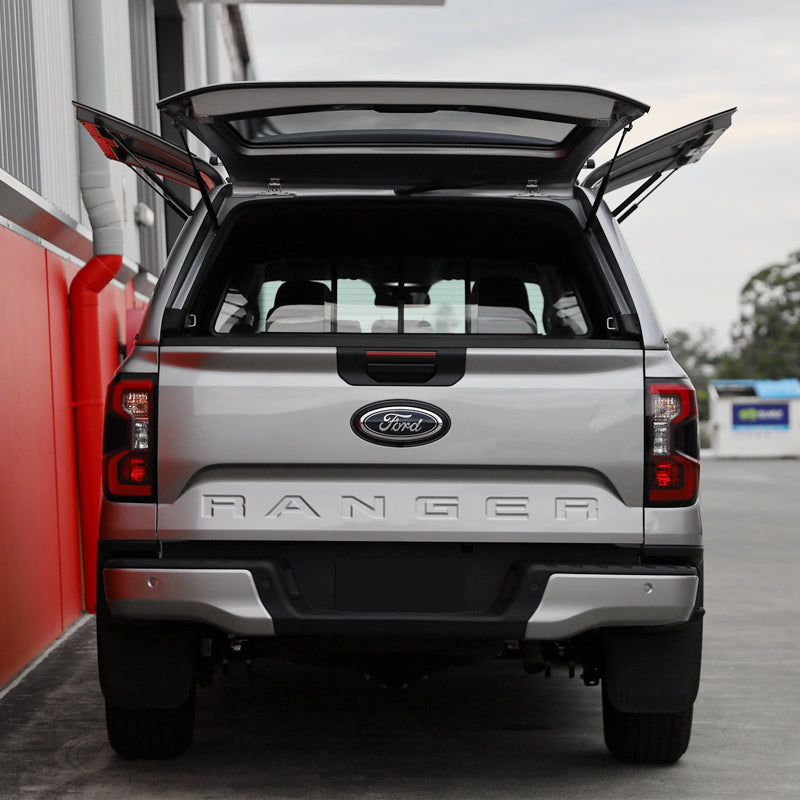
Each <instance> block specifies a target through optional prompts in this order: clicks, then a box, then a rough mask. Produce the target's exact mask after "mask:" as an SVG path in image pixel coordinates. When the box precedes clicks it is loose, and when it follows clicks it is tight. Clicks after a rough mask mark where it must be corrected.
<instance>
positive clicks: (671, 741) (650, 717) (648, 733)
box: [603, 686, 692, 764]
mask: <svg viewBox="0 0 800 800" xmlns="http://www.w3.org/2000/svg"><path fill="white" fill-rule="evenodd" d="M603 733H604V735H605V740H606V747H607V748H608V749H609V751H610V752H611V753H612V755H614V756H616V757H617V758H618V759H620V761H629V762H632V763H636V764H674V763H675V762H676V761H677V760H678V759H679V758H680V757H681V756H682V755H683V754H684V753H685V752H686V748H687V747H688V746H689V737H690V736H691V734H692V708H689V710H688V711H681V712H678V713H676V714H646V713H642V714H639V713H628V712H625V711H620V710H619V709H618V708H615V707H614V706H613V705H612V704H611V701H610V700H609V699H608V696H607V694H606V690H605V686H604V687H603Z"/></svg>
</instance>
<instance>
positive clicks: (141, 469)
mask: <svg viewBox="0 0 800 800" xmlns="http://www.w3.org/2000/svg"><path fill="white" fill-rule="evenodd" d="M122 479H123V480H125V481H130V482H131V483H147V482H148V481H149V479H150V469H149V464H148V463H147V459H146V458H142V457H141V456H132V457H130V458H127V459H125V461H123V462H122Z"/></svg>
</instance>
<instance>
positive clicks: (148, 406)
mask: <svg viewBox="0 0 800 800" xmlns="http://www.w3.org/2000/svg"><path fill="white" fill-rule="evenodd" d="M154 387H155V380H154V377H153V376H149V375H148V376H136V377H133V376H127V375H119V376H117V377H116V378H115V379H114V381H113V382H112V383H111V386H109V388H108V398H107V400H106V418H105V430H104V433H103V484H104V489H105V493H106V496H107V497H108V498H109V499H111V500H127V501H133V502H137V501H138V502H150V501H153V500H155V486H156V474H155V473H156V442H155V437H156V424H155V411H156V402H155V401H156V398H155V388H154Z"/></svg>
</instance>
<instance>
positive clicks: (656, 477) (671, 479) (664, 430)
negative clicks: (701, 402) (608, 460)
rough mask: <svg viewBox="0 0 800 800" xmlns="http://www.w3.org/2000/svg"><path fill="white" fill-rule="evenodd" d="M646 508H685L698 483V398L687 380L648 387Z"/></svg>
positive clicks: (690, 502)
mask: <svg viewBox="0 0 800 800" xmlns="http://www.w3.org/2000/svg"><path fill="white" fill-rule="evenodd" d="M647 398H648V400H647V434H648V452H647V476H646V487H645V488H646V492H647V501H646V504H647V505H648V506H688V505H691V504H692V503H694V502H695V500H696V499H697V491H698V487H699V484H700V462H699V461H698V458H699V456H700V442H699V426H698V417H697V398H696V396H695V392H694V388H693V387H692V385H691V384H690V383H689V382H688V381H670V382H663V381H648V384H647Z"/></svg>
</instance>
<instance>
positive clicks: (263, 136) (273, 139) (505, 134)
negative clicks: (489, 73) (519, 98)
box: [228, 108, 575, 147]
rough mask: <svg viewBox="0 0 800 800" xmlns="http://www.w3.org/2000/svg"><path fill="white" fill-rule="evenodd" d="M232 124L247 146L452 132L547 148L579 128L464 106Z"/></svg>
mask: <svg viewBox="0 0 800 800" xmlns="http://www.w3.org/2000/svg"><path fill="white" fill-rule="evenodd" d="M228 124H229V125H230V126H231V127H232V128H233V129H234V130H235V131H236V133H237V134H238V135H239V136H241V137H242V138H243V139H244V140H245V141H246V142H247V143H248V144H254V145H271V144H281V143H282V142H285V141H287V140H293V139H299V138H302V139H304V140H308V141H319V142H324V141H330V140H336V139H337V138H347V139H348V140H353V141H358V140H359V139H366V138H370V137H375V136H379V137H380V138H382V139H383V140H386V139H391V138H392V137H396V138H398V139H400V140H403V141H405V140H408V139H414V140H416V141H426V140H429V139H430V140H435V139H437V138H441V137H443V136H447V135H450V136H451V137H452V136H456V137H459V141H460V140H461V138H460V137H466V138H467V140H480V139H482V138H484V137H486V138H497V137H502V138H506V139H509V140H512V141H513V140H518V142H517V143H518V144H520V145H528V146H534V147H536V146H548V145H554V144H558V143H560V142H563V141H564V140H565V139H566V138H567V136H568V135H569V134H570V133H571V132H572V131H573V130H575V125H574V124H572V123H569V122H559V121H554V120H546V119H534V118H531V117H525V116H522V115H520V116H510V115H508V114H501V113H490V112H481V111H475V110H472V109H463V110H436V109H430V110H429V109H423V110H421V111H398V110H393V109H374V108H336V109H323V110H319V111H304V112H299V113H288V112H287V113H283V114H272V115H270V116H257V117H242V118H238V119H236V118H234V119H229V120H228Z"/></svg>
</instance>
